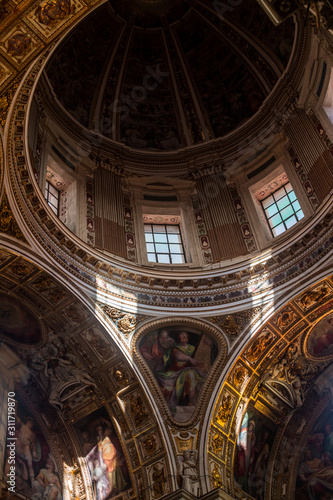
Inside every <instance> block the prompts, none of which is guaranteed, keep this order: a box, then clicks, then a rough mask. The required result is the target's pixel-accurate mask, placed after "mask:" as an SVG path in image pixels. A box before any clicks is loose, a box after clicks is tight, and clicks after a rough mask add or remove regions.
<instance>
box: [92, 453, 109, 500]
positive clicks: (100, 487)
mask: <svg viewBox="0 0 333 500" xmlns="http://www.w3.org/2000/svg"><path fill="white" fill-rule="evenodd" d="M94 466H95V467H94V469H93V470H92V472H91V479H92V481H93V482H94V483H95V484H94V492H95V495H96V498H97V500H103V499H104V498H106V496H107V493H106V492H107V488H108V486H109V483H108V481H107V479H106V478H105V473H106V471H107V467H106V465H105V464H104V463H102V464H100V461H99V460H98V459H97V458H96V459H95V460H94Z"/></svg>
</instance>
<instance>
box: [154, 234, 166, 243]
mask: <svg viewBox="0 0 333 500" xmlns="http://www.w3.org/2000/svg"><path fill="white" fill-rule="evenodd" d="M154 240H155V241H156V242H157V243H167V242H168V240H167V235H166V234H161V233H157V234H156V233H154Z"/></svg>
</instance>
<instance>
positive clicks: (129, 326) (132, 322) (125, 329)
mask: <svg viewBox="0 0 333 500" xmlns="http://www.w3.org/2000/svg"><path fill="white" fill-rule="evenodd" d="M102 310H103V311H104V312H105V314H106V315H107V316H109V318H111V319H112V320H113V322H114V323H115V324H116V325H117V327H118V328H119V330H120V331H121V332H122V333H124V334H125V335H129V334H130V333H132V332H133V331H134V329H135V327H136V324H137V321H136V317H135V316H134V315H133V314H129V313H125V312H123V311H118V310H117V309H114V308H112V307H110V306H108V305H104V306H102Z"/></svg>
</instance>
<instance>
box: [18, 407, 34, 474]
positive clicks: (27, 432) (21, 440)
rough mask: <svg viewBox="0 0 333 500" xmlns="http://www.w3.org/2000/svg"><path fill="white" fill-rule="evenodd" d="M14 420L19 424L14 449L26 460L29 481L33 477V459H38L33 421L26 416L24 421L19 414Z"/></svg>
mask: <svg viewBox="0 0 333 500" xmlns="http://www.w3.org/2000/svg"><path fill="white" fill-rule="evenodd" d="M16 421H17V422H18V424H19V426H20V431H19V435H18V436H17V442H16V450H17V453H18V455H19V456H20V457H21V458H22V459H23V460H25V461H26V463H27V465H28V471H29V476H30V479H31V481H32V480H33V479H34V478H35V472H34V469H33V461H36V460H39V458H40V456H38V451H37V446H38V445H39V443H38V441H37V438H36V435H35V433H34V431H33V426H34V422H33V420H32V418H27V419H26V423H24V422H23V421H22V420H21V419H20V418H19V416H16Z"/></svg>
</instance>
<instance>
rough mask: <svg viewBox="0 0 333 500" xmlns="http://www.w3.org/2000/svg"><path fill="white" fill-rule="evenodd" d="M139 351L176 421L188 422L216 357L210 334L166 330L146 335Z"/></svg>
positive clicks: (184, 330)
mask: <svg viewBox="0 0 333 500" xmlns="http://www.w3.org/2000/svg"><path fill="white" fill-rule="evenodd" d="M140 352H141V355H142V356H143V358H144V359H145V360H146V362H147V364H148V366H149V368H150V369H151V371H152V372H153V374H154V376H155V378H156V380H157V382H158V384H159V386H160V388H161V390H162V393H163V395H164V397H165V400H166V402H167V404H168V406H169V409H170V411H171V414H172V416H173V417H174V418H175V420H178V421H186V420H188V419H189V418H190V417H191V415H192V413H193V411H194V408H195V404H196V402H197V399H198V396H199V393H200V390H201V387H202V385H203V383H204V381H205V379H206V377H207V375H208V372H209V370H210V368H211V366H212V365H213V363H214V360H215V358H216V356H217V352H218V350H217V345H216V342H215V341H214V340H213V339H212V338H211V337H210V336H209V335H207V334H205V333H199V332H194V331H190V330H189V329H187V328H183V327H177V326H172V327H166V328H161V329H159V330H156V331H153V332H151V333H149V334H148V335H146V336H145V337H144V338H143V339H142V341H141V343H140Z"/></svg>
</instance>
